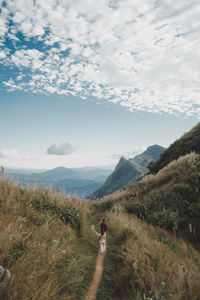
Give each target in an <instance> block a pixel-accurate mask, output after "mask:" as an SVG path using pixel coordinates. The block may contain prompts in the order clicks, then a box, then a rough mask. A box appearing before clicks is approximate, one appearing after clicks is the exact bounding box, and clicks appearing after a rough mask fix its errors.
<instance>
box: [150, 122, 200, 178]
mask: <svg viewBox="0 0 200 300" xmlns="http://www.w3.org/2000/svg"><path fill="white" fill-rule="evenodd" d="M192 151H195V152H197V153H200V123H198V124H197V125H196V126H195V127H193V128H192V129H191V130H190V131H189V132H187V133H185V134H184V135H183V136H182V137H181V138H180V139H178V140H177V141H175V142H174V143H173V144H172V145H170V147H169V148H168V149H166V150H165V151H164V153H163V154H162V155H161V157H160V159H158V160H157V161H156V162H155V163H152V164H150V166H149V169H150V172H151V173H157V172H158V171H159V170H160V169H162V168H163V167H164V166H166V165H167V164H168V163H169V162H171V161H173V160H175V159H178V158H179V157H180V156H183V155H185V154H188V153H190V152H192Z"/></svg>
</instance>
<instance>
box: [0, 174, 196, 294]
mask: <svg viewBox="0 0 200 300" xmlns="http://www.w3.org/2000/svg"><path fill="white" fill-rule="evenodd" d="M157 176H158V175H157ZM152 178H153V177H152ZM156 178H157V177H156ZM157 180H158V178H157ZM151 184H153V182H152V183H151ZM151 187H152V186H151ZM124 193H125V192H121V193H118V194H116V195H113V196H112V197H113V199H110V198H109V199H105V200H104V201H101V202H97V203H95V204H93V203H92V204H89V206H88V205H87V206H86V204H85V203H83V202H80V201H78V200H70V199H67V200H66V199H64V197H63V196H62V195H61V194H55V193H54V192H47V191H45V190H43V191H41V190H38V189H37V188H36V189H35V190H29V189H27V190H22V189H20V188H18V187H14V186H13V185H12V184H11V183H10V182H9V181H8V180H2V179H1V180H0V205H1V206H0V213H1V218H0V226H1V233H0V249H1V250H0V264H1V265H3V266H4V267H7V268H8V269H9V270H10V271H11V273H12V274H13V275H14V280H13V281H12V282H10V283H9V284H8V286H5V287H4V288H2V289H1V290H0V299H5V300H8V299H9V300H14V299H20V300H23V299H24V300H25V299H33V300H35V299H39V300H40V299H41V300H47V299H50V300H51V299H56V300H57V299H58V300H61V299H65V300H67V299H68V300H72V299H73V300H75V299H76V300H78V299H83V297H84V294H85V292H86V290H87V287H88V286H89V283H90V281H91V278H92V276H93V271H94V264H95V258H96V254H97V251H98V243H97V238H96V236H95V235H94V233H93V232H91V230H90V226H91V224H97V223H98V222H99V221H100V219H101V218H102V216H106V219H107V221H108V225H109V234H108V252H107V256H106V259H105V266H104V268H105V269H104V273H103V279H102V282H101V284H100V287H99V291H98V295H97V300H102V299H105V300H111V299H112V300H125V299H126V300H143V299H144V298H143V295H144V294H145V295H146V296H147V295H149V296H150V295H151V297H152V299H153V300H156V299H159V300H160V299H161V295H162V296H163V297H164V298H162V300H172V299H173V300H186V299H187V300H188V299H195V300H196V297H197V296H200V295H199V286H200V279H199V272H200V254H199V252H198V251H196V250H195V249H194V248H193V247H192V246H191V245H189V244H188V243H185V242H183V241H182V240H181V239H177V238H176V237H175V236H174V235H170V234H169V233H167V232H166V231H164V230H162V229H159V228H156V227H153V226H152V225H148V224H145V223H142V222H141V221H138V220H137V218H135V217H132V216H131V215H128V214H126V213H120V210H122V209H124V208H123V207H122V205H121V204H118V203H117V202H118V201H119V199H121V200H122V199H123V200H122V201H123V202H124V203H126V202H127V197H130V195H132V196H131V197H134V195H133V191H131V190H127V191H126V195H125V194H124ZM132 200H134V199H133V198H132ZM113 204H114V205H113ZM91 206H92V208H93V211H94V213H93V214H91V212H90V211H89V207H90V208H91ZM107 208H109V209H110V208H111V210H110V211H108V212H105V211H106V210H107ZM162 282H164V283H165V288H164V290H163V291H162V292H161V291H160V288H161V283H162ZM156 293H157V294H159V293H160V298H159V297H158V298H156Z"/></svg>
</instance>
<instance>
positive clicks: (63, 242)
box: [0, 176, 96, 300]
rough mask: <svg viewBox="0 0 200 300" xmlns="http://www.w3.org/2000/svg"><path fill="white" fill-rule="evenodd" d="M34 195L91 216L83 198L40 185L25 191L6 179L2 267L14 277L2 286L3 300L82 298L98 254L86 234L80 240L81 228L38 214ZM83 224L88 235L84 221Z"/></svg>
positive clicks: (1, 207) (0, 218)
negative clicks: (95, 255) (79, 229)
mask: <svg viewBox="0 0 200 300" xmlns="http://www.w3.org/2000/svg"><path fill="white" fill-rule="evenodd" d="M33 196H34V199H35V198H38V199H40V198H41V197H44V198H45V199H47V201H48V199H50V200H51V199H53V201H55V203H57V202H58V203H59V205H63V207H64V205H65V204H66V205H68V206H70V207H72V209H75V210H78V211H80V212H81V214H86V213H88V208H87V204H86V202H84V201H81V200H80V199H78V198H74V197H71V198H66V196H65V195H64V194H63V193H55V191H53V190H52V191H48V190H46V189H42V190H40V189H39V188H38V187H37V186H34V187H32V189H31V188H28V189H21V188H20V187H19V186H16V185H14V184H13V183H11V181H10V180H9V179H7V178H5V177H4V176H0V228H1V230H0V265H2V266H3V267H6V268H7V269H9V270H10V272H11V274H12V275H13V277H14V278H13V280H12V281H10V282H8V284H7V285H6V286H5V285H4V286H2V287H1V289H0V299H4V300H19V299H20V300H28V299H29V300H30V299H32V300H36V299H37V300H51V299H52V300H53V299H56V300H57V299H58V300H62V299H65V300H66V299H77V300H78V299H82V297H83V295H84V293H85V290H86V289H87V284H88V279H86V277H88V276H90V273H91V270H90V268H91V265H94V261H95V257H94V254H95V251H96V249H95V248H94V249H91V245H89V244H88V241H87V238H89V237H85V236H84V233H83V232H82V235H81V236H80V233H79V232H78V231H77V229H76V228H75V227H74V228H73V226H70V224H64V223H63V222H62V221H61V219H59V218H58V217H56V216H54V215H53V214H49V213H48V211H44V212H40V211H37V209H36V208H35V207H34V206H33V205H32V198H33ZM81 222H82V223H81V226H82V227H83V228H81V229H83V230H84V227H86V225H85V224H84V218H83V219H82V221H81ZM91 276H92V273H91ZM84 282H85V283H84ZM84 284H85V286H84Z"/></svg>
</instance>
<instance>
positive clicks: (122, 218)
mask: <svg viewBox="0 0 200 300" xmlns="http://www.w3.org/2000/svg"><path fill="white" fill-rule="evenodd" d="M106 217H107V219H108V220H109V228H110V229H109V231H110V238H109V241H108V242H109V248H108V253H107V257H106V260H105V271H104V274H103V280H102V282H101V285H100V288H99V292H98V295H97V300H101V299H107V300H111V299H117V300H122V299H126V300H132V299H134V300H144V299H146V300H147V299H148V300H149V299H153V300H158V299H159V300H188V299H194V300H196V299H197V297H198V296H199V295H200V292H199V285H200V278H199V272H200V254H199V252H198V251H196V250H195V249H194V248H193V247H192V246H190V245H189V244H187V243H185V242H184V241H183V240H181V239H177V238H176V237H175V236H174V235H170V234H169V233H167V232H166V231H164V230H162V229H159V228H155V227H153V226H151V225H148V224H144V223H141V222H140V221H138V220H137V218H133V217H132V218H130V217H128V216H127V215H126V214H124V213H119V214H114V213H112V212H107V215H106Z"/></svg>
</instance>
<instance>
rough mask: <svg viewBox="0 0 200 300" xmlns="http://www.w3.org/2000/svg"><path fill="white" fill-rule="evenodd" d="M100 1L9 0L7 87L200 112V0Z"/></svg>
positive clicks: (0, 32) (4, 33) (4, 59)
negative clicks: (8, 76) (8, 73)
mask: <svg viewBox="0 0 200 300" xmlns="http://www.w3.org/2000/svg"><path fill="white" fill-rule="evenodd" d="M98 2H99V3H97V2H96V1H94V0H77V1H72V0H68V1H64V0H60V1H54V0H52V1H48V2H45V1H38V0H36V1H28V2H27V1H25V0H7V1H1V2H0V3H1V4H0V5H1V17H0V36H1V39H0V45H1V49H0V64H2V65H4V66H7V67H10V68H16V69H17V76H16V75H14V74H16V71H15V72H13V73H12V70H11V69H10V70H11V71H10V78H9V79H8V80H6V79H5V80H4V87H5V88H6V89H8V90H11V91H13V90H17V89H19V90H25V91H28V90H29V91H32V92H35V93H36V92H37V93H48V94H58V95H75V96H80V97H83V98H85V97H88V96H93V97H96V98H99V99H104V100H105V101H108V102H112V103H115V104H118V105H121V106H123V107H126V108H127V109H129V110H131V111H134V110H140V111H149V112H154V113H162V112H167V113H169V114H176V113H179V114H182V113H183V114H185V115H187V116H192V115H199V116H200V98H199V94H200V71H199V70H200V54H199V51H198V49H199V47H200V34H199V33H200V19H199V14H200V4H199V1H197V0H191V1H190V2H189V4H188V1H187V0H182V1H179V2H178V1H176V2H174V1H172V0H168V1H155V0H143V2H142V4H141V2H140V1H139V0H136V1H134V3H133V1H132V0H123V1H122V0H110V1H109V0H102V1H98ZM57 3H58V4H57ZM94 7H95V9H94ZM11 24H12V25H11ZM8 41H9V43H8ZM11 45H12V46H11Z"/></svg>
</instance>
